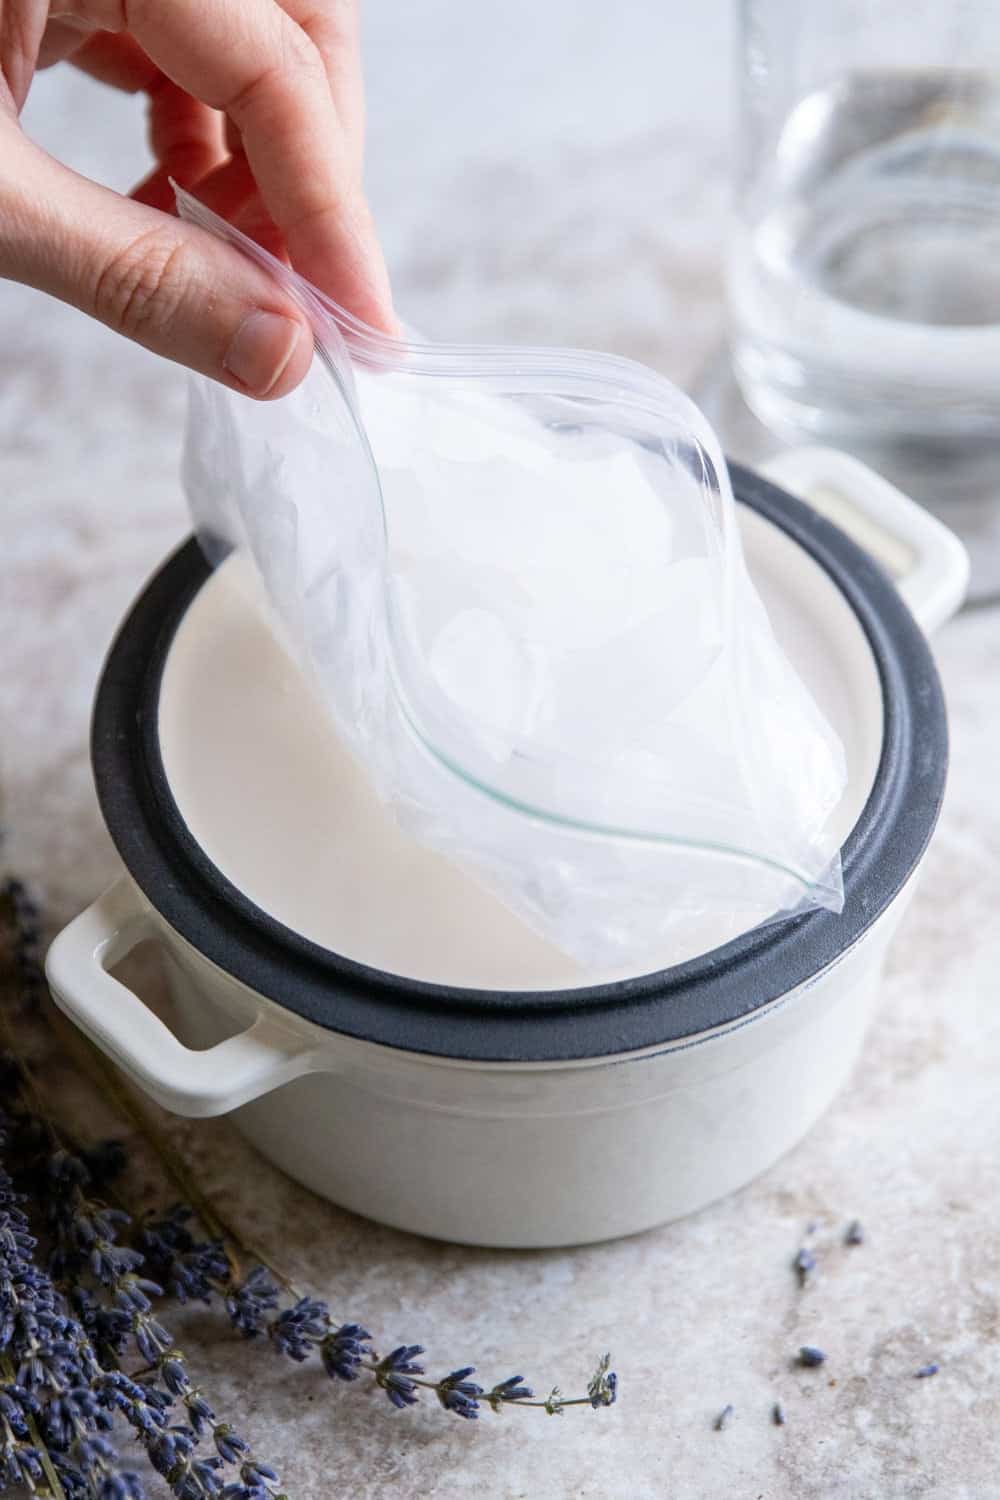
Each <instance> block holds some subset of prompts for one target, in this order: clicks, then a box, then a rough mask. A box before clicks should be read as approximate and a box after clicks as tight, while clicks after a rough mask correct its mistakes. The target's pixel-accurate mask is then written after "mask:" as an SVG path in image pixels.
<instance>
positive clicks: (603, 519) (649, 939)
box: [177, 190, 846, 967]
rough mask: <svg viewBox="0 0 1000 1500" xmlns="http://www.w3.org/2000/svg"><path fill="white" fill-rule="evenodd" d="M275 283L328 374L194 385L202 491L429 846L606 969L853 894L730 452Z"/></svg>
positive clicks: (806, 711)
mask: <svg viewBox="0 0 1000 1500" xmlns="http://www.w3.org/2000/svg"><path fill="white" fill-rule="evenodd" d="M177 197H178V206H179V210H180V213H181V215H182V216H183V217H184V218H186V219H188V220H190V221H192V222H194V223H196V224H198V225H200V226H201V227H203V228H205V229H208V230H210V231H211V232H212V233H215V234H217V235H219V236H220V237H223V238H225V239H226V240H228V241H229V242H230V243H232V244H234V245H236V246H238V247H239V248H240V249H241V250H243V251H244V252H245V253H246V254H247V255H249V256H251V257H252V258H253V259H254V260H256V261H257V262H258V264H261V265H263V266H265V267H266V268H267V269H269V270H270V271H271V273H272V274H273V275H274V276H275V277H276V278H277V279H278V280H279V281H280V282H281V284H282V286H283V287H284V288H285V290H286V291H287V292H289V293H290V294H291V295H292V296H293V297H294V298H295V299H296V300H297V301H298V302H299V304H300V305H301V306H302V307H303V308H304V309H305V311H306V313H307V314H308V317H309V320H310V323H311V325H312V329H313V334H314V339H315V346H316V353H317V358H316V359H315V360H314V362H313V366H312V369H311V371H310V373H309V375H308V376H307V377H306V380H305V381H304V383H303V384H302V385H301V386H300V387H299V388H298V389H297V390H296V391H295V392H293V393H292V394H291V395H290V396H288V397H285V398H284V399H283V400H281V401H278V402H270V403H260V402H254V401H250V400H248V399H247V398H246V397H243V396H240V395H238V394H236V393H233V392H230V391H228V390H226V389H225V388H224V387H222V386H221V385H218V384H216V383H214V382H212V381H210V380H207V379H205V378H202V377H198V376H195V377H192V383H191V398H190V407H189V418H188V428H187V435H186V443H185V456H184V482H185V488H186V491H187V494H188V497H189V502H190V506H191V510H192V515H193V518H194V522H195V525H196V528H197V530H198V533H199V535H200V537H201V538H202V541H203V545H205V547H206V550H207V552H208V554H209V557H210V559H211V560H212V561H218V560H219V559H220V558H221V557H222V556H224V555H227V554H228V553H229V552H230V551H231V550H232V549H234V548H235V549H239V550H240V551H242V552H244V553H245V554H247V555H248V556H249V557H250V558H251V559H252V560H253V563H254V564H255V566H256V568H257V570H258V572H259V574H260V576H261V578H262V580H263V583H264V586H265V589H266V593H267V596H268V598H269V600H270V602H271V604H272V606H273V608H274V612H275V615H276V619H277V621H278V622H280V625H279V628H280V630H281V631H282V633H283V635H284V637H285V641H286V644H287V646H288V649H289V652H290V654H291V655H292V657H293V658H294V659H295V660H296V661H297V663H298V664H299V666H300V667H301V668H302V669H303V670H305V671H306V672H308V673H309V674H310V675H311V676H312V678H313V681H314V685H315V687H316V689H317V691H318V692H319V693H320V695H321V697H322V699H323V701H324V702H325V704H326V706H327V708H328V710H329V712H330V714H331V716H332V719H333V722H334V725H335V727H336V730H337V732H338V734H339V735H340V737H341V738H342V739H343V740H344V742H345V743H346V744H347V746H348V748H349V749H350V750H351V751H352V753H353V754H354V755H355V756H356V757H357V759H358V760H359V761H360V763H361V764H362V765H363V766H364V767H365V769H366V771H367V772H368V774H369V775H370V776H371V777H372V779H373V781H374V783H375V785H376V787H377V788H378V791H379V793H380V795H381V796H382V797H383V798H384V799H385V800H386V801H387V802H388V803H389V804H390V805H391V806H392V807H393V808H394V809H395V811H396V814H397V816H398V817H399V818H400V819H401V820H402V821H403V822H404V823H405V825H406V826H407V827H408V828H409V829H410V830H411V831H412V833H413V834H414V836H415V837H416V838H417V839H419V840H421V841H423V842H425V843H426V844H429V845H431V846H432V847H435V848H437V849H439V850H440V851H442V852H443V853H445V854H446V855H447V856H448V857H450V858H452V859H453V860H455V861H456V862H457V863H459V864H461V865H462V866H464V867H465V868H466V869H468V870H469V871H470V872H471V873H472V874H473V875H474V876H475V877H476V878H478V879H479V880H481V881H483V882H484V883H486V884H487V885H489V886H491V887H492V888H493V889H494V890H495V891H496V892H497V893H498V894H499V895H500V897H501V898H502V899H503V900H504V901H505V902H506V903H507V904H508V905H509V906H511V907H512V908H513V909H514V910H516V911H517V912H518V913H519V914H520V915H521V916H522V917H523V918H524V919H525V920H526V921H527V922H528V923H529V924H530V925H531V926H532V927H533V928H535V929H536V930H538V931H540V932H541V933H542V934H543V935H544V936H546V937H547V938H549V939H550V940H551V941H552V942H554V943H555V944H556V945H557V946H559V947H561V948H562V949H564V950H565V951H566V952H568V953H570V954H571V955H573V956H574V957H575V958H577V959H578V960H579V961H580V962H581V963H582V964H585V965H588V966H591V967H593V966H608V965H620V964H623V963H624V964H634V965H636V966H641V965H642V964H643V962H645V961H647V960H648V961H649V962H653V961H656V962H659V961H662V956H663V955H664V954H665V953H668V952H670V951H672V950H676V951H677V952H683V953H689V952H691V951H696V946H697V945H694V947H693V946H692V941H691V937H692V933H693V932H698V931H704V932H705V934H706V942H707V943H708V945H709V946H711V945H712V944H711V938H710V934H711V933H712V932H713V931H717V930H720V926H721V928H724V929H725V930H726V931H727V932H728V933H729V934H730V935H732V934H733V933H734V932H735V931H739V930H745V928H747V927H750V926H753V925H755V924H756V923H758V922H761V921H764V920H767V919H769V918H771V917H773V916H776V915H780V914H785V913H789V912H793V911H794V912H799V911H805V910H808V909H810V908H812V907H816V906H823V907H828V908H830V909H832V910H835V911H836V910H839V909H840V907H841V905H842V900H843V894H842V885H841V878H840V861H839V852H838V849H837V846H836V841H835V840H834V839H833V838H832V836H831V835H830V834H829V832H828V831H827V829H828V823H829V819H830V816H831V814H832V812H833V810H834V808H835V807H836V805H837V803H838V802H839V800H840V798H841V796H842V794H843V791H844V787H845V783H846V770H845V763H844V755H843V750H842V747H841V744H840V742H839V740H838V738H837V736H836V735H835V733H834V731H833V730H832V728H831V727H830V726H829V725H828V724H827V723H826V721H825V720H824V718H823V717H822V715H821V713H820V711H819V709H818V708H817V706H816V704H815V703H814V701H813V700H812V698H811V696H810V694H809V693H808V691H807V689H806V687H805V685H804V684H803V683H802V681H801V680H800V679H799V677H798V676H797V674H796V673H795V671H794V670H793V668H792V666H791V664H790V663H789V661H788V660H787V658H786V657H785V655H784V653H783V652H782V651H781V649H780V647H779V646H778V644H777V642H776V640H775V637H774V635H773V632H772V630H771V627H770V624H769V622H768V619H767V616H766V613H765V611H764V608H763V605H762V604H761V602H760V600H759V598H758V596H757V594H756V592H755V590H754V588H753V585H752V583H751V581H750V579H749V576H748V574H747V572H746V568H745V565H744V562H743V557H742V551H741V545H740V537H739V531H738V528H737V524H736V513H735V502H734V500H733V495H732V491H731V488H730V483H729V477H728V472H727V470H726V466H725V462H724V460H723V457H722V454H721V451H720V449H719V446H718V443H717V441H716V439H715V436H714V434H713V432H712V431H711V429H710V428H709V426H708V424H707V423H706V422H705V419H704V418H703V417H702V415H701V413H700V412H699V411H698V410H697V408H696V407H695V406H694V405H693V404H692V403H691V402H690V401H689V400H688V398H687V397H685V396H684V395H683V394H682V393H681V392H680V391H678V390H677V389H676V388H675V387H674V386H672V385H671V384H670V383H669V382H668V381H666V380H665V379H663V378H662V377H661V376H659V375H657V374H655V373H654V372H653V371H651V370H648V369H646V368H644V367H643V366H640V365H637V364H634V363H632V362H631V361H628V360H624V359H618V358H617V357H615V356H611V355H602V354H590V353H584V352H580V351H574V350H563V349H521V348H488V347H476V346H462V345H453V344H431V343H425V342H420V341H418V340H415V339H412V340H411V339H407V340H396V339H391V338H388V337H386V336H384V335H382V334H381V333H378V332H376V331H375V330H373V329H371V328H368V327H366V326H365V325H364V324H362V323H360V322H358V320H357V319H355V318H354V317H352V316H351V315H350V314H349V313H347V312H345V311H344V310H343V309H341V308H339V307H338V306H337V305H336V304H335V303H333V302H332V301H331V300H330V299H329V298H327V297H326V296H324V295H323V294H322V293H321V292H319V291H318V290H317V289H316V288H314V287H312V286H311V285H309V284H308V283H307V282H305V281H304V280H303V279H302V278H301V277H299V276H298V275H296V274H295V273H294V272H293V271H291V270H289V268H288V267H287V266H285V265H283V264H282V263H281V262H279V261H278V260H276V259H275V258H274V257H272V256H270V255H269V254H268V253H267V252H266V251H264V250H262V249H261V248H260V247H259V246H257V245H256V244H254V243H253V242H252V241H251V240H248V239H246V238H245V237H244V236H243V235H242V234H240V233H239V231H237V230H235V229H233V228H232V226H230V225H228V224H226V223H225V222H224V221H223V220H221V219H218V218H216V216H215V215H213V214H211V213H210V212H209V211H208V210H207V209H205V208H204V207H203V206H202V205H201V204H200V203H198V202H197V201H196V200H195V199H193V198H191V197H190V196H189V195H187V194H185V193H183V192H181V191H179V190H178V194H177Z"/></svg>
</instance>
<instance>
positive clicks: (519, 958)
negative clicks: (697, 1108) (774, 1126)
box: [158, 505, 884, 991]
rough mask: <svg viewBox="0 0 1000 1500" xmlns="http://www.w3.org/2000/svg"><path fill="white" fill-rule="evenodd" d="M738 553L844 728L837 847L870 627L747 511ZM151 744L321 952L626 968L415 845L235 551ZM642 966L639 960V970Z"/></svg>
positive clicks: (187, 796)
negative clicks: (567, 948)
mask: <svg viewBox="0 0 1000 1500" xmlns="http://www.w3.org/2000/svg"><path fill="white" fill-rule="evenodd" d="M740 518H741V525H742V531H743V538H744V547H745V551H746V557H747V564H748V567H749V569H750V572H751V574H752V576H753V579H754V582H755V584H756V585H757V588H758V589H759V591H760V594H761V596H762V598H763V600H764V603H765V605H766V606H767V609H768V612H769V614H770V617H771V621H772V624H773V626H774V628H775V631H776V633H777V635H778V638H779V640H780V641H781V643H782V645H783V646H784V648H785V650H786V651H787V652H788V654H789V656H790V657H791V659H792V661H793V662H794V664H795V666H796V667H797V669H798V670H799V671H800V673H801V674H802V676H803V677H804V679H805V681H806V682H807V684H808V685H809V687H810V689H811V691H812V692H813V694H814V696H815V698H816V700H817V702H818V704H819V706H820V708H821V709H822V711H823V712H824V714H825V715H826V716H827V718H828V719H829V720H830V722H831V723H832V724H833V725H834V727H835V728H836V730H837V732H838V733H839V734H840V736H841V738H842V740H843V742H844V747H845V752H846V757H847V764H848V770H849V781H848V788H847V792H846V794H845V796H844V798H843V799H842V801H841V804H840V806H839V807H838V809H837V811H836V813H835V815H834V817H835V831H836V833H837V836H838V839H839V841H840V842H843V840H844V839H845V838H846V837H847V835H848V833H849V832H850V831H851V829H852V828H853V827H854V825H855V823H856V822H857V820H858V818H859V816H860V814H861V811H862V809H863V808H864V805H865V802H866V800H867V798H868V795H869V792H870V790H871V787H872V783H873V780H874V778H875V774H876V771H877V768H878V764H879V757H880V754H881V749H882V740H883V722H884V713H883V701H882V690H881V686H880V678H879V672H878V669H877V666H876V662H875V658H874V656H873V653H872V649H871V646H870V645H869V641H868V637H867V635H866V633H865V631H864V629H863V628H862V626H861V624H860V622H859V620H858V618H857V616H856V614H855V612H854V610H853V609H852V607H851V605H850V604H849V602H848V600H847V599H846V597H845V595H844V594H843V592H842V591H841V590H840V588H839V587H838V586H837V585H836V584H835V583H834V582H833V580H832V579H831V577H830V576H829V574H828V573H827V572H826V570H825V569H824V568H823V567H822V566H821V565H820V564H819V563H818V562H816V561H815V560H814V559H813V558H812V557H811V556H810V555H809V553H808V552H806V551H805V549H804V548H803V547H802V546H801V545H800V544H799V543H798V542H796V541H795V540H793V539H792V538H791V537H790V536H789V535H788V534H787V533H786V532H784V531H783V530H782V529H781V527H779V526H778V525H776V524H775V523H774V522H772V521H771V520H768V519H767V518H766V517H765V516H764V515H762V514H761V513H760V512H758V511H756V510H754V509H751V508H750V507H748V506H746V505H741V507H740ZM158 732H159V746H160V753H161V756H162V763H163V768H164V771H165V774H166V778H167V781H168V783H169V787H170V790H171V793H172V795H173V798H174V801H175V802H176V805H177V809H178V811H179V813H180V816H181V818H182V819H183V821H184V823H185V824H186V826H187V829H188V831H189V833H190V834H191V836H192V837H193V839H194V840H195V842H196V843H197V844H198V845H199V846H200V848H201V850H202V851H203V852H204V854H205V855H206V856H207V857H208V859H209V860H210V861H211V862H212V863H213V864H214V865H215V866H216V868H217V869H218V870H220V871H221V872H222V874H223V875H225V876H226V877H227V879H228V880H229V881H230V882H231V883H232V884H233V885H234V886H235V887H236V888H237V889H238V890H239V891H240V892H242V894H243V895H244V896H246V897H247V898H248V899H249V900H250V901H251V902H252V903H253V904H254V905H255V906H256V907H258V908H260V909H261V910H262V911H264V912H266V913H268V914H269V915H270V916H271V917H273V918H275V919H276V920H277V921H278V922H280V923H281V924H283V925H284V926H285V927H287V928H290V929H291V930H292V931H294V932H297V933H299V934H301V935H302V936H304V937H306V938H308V939H310V940H311V941H313V942H315V943H317V944H319V945H320V946H321V947H323V948H325V949H327V950H329V951H331V952H333V953H336V954H339V955H341V956H342V957H345V958H348V959H352V960H354V961H356V962H358V963H362V964H365V965H369V966H371V967H373V968H376V969H379V970H381V971H383V972H386V973H389V974H395V975H400V976H403V977H406V978H409V979H415V980H423V981H429V982H431V983H439V984H447V985H455V986H464V987H469V988H474V989H486V990H504V991H538V990H559V989H575V988H579V987H581V986H590V985H597V984H602V983H605V982H608V981H612V980H617V979H622V978H627V977H631V976H632V975H633V974H634V973H637V972H639V970H638V969H620V968H619V969H615V970H585V969H582V968H581V967H580V966H579V965H578V964H577V963H575V962H574V961H573V960H572V959H570V958H569V957H568V956H567V955H565V954H563V953H561V952H560V951H559V950H558V949H556V948H554V947H553V946H551V945H549V944H548V943H547V942H545V941H544V940H543V939H542V938H541V937H540V936H538V935H537V934H536V933H534V932H533V931H531V930H530V929H529V928H528V927H527V926H526V925H525V924H524V923H523V922H522V921H521V920H520V918H518V917H517V916H515V915H514V914H513V913H512V912H510V911H509V910H508V909H507V908H506V907H505V906H504V905H503V904H502V903H501V902H500V901H499V899H498V898H497V897H495V896H493V895H492V894H491V893H490V892H489V891H487V890H486V889H485V888H483V887H482V886H480V885H479V884H478V883H477V882H476V880H475V879H474V878H473V877H472V876H471V875H469V874H467V873H465V872H464V871H462V870H460V869H459V868H458V867H457V866H455V865H453V864H452V863H450V862H449V861H448V860H447V859H445V858H444V857H443V856H442V855H440V854H437V853H435V852H433V851H431V850H428V849H425V848H423V847H422V846H421V845H419V844H417V843H416V842H414V840H413V839H411V838H410V837H409V836H408V835H407V834H406V833H405V832H403V831H402V830H401V829H400V828H399V827H398V826H397V825H396V823H395V822H394V820H393V818H392V815H391V814H390V813H389V812H388V811H387V810H386V809H385V808H384V807H383V805H382V804H381V803H380V802H379V800H378V798H377V797H376V794H375V792H374V789H373V787H372V786H371V783H370V782H369V780H368V778H367V777H366V776H365V774H364V773H363V771H362V770H361V769H359V768H358V767H357V766H356V765H355V763H354V762H353V760H352V759H351V758H350V757H349V756H348V754H347V753H346V751H345V750H344V749H343V747H342V745H341V743H340V741H339V740H338V737H337V735H336V734H335V732H334V730H333V727H332V725H331V723H330V722H329V720H328V719H327V716H326V713H325V711H324V709H323V707H322V706H321V704H320V702H319V700H318V698H317V697H316V696H315V695H314V694H313V692H312V689H311V687H310V685H309V684H308V682H307V681H306V679H305V678H304V677H303V676H302V675H300V673H299V672H298V670H297V669H296V668H295V667H294V666H293V665H292V663H291V662H290V660H289V659H288V657H287V655H286V654H285V651H284V648H283V646H282V645H281V643H280V638H279V635H278V633H277V632H276V631H275V629H274V628H273V627H272V625H271V623H270V621H269V617H268V611H267V606H266V602H265V601H264V599H263V597H262V593H261V590H260V586H259V584H258V583H257V581H256V578H255V576H254V574H253V573H252V571H251V569H250V567H249V566H248V565H247V564H246V563H245V562H243V561H242V560H240V559H237V558H235V557H234V558H231V559H229V561H227V562H226V563H224V564H223V565H222V566H221V567H220V568H219V569H217V570H216V572H215V573H214V574H212V575H211V576H210V577H209V578H208V580H207V581H206V582H205V583H204V584H203V586H202V587H201V588H200V589H199V590H198V592H197V593H196V594H195V596H194V598H193V600H192V601H191V603H190V605H189V606H188V608H187V610H186V611H185V614H184V617H183V619H182V620H181V622H180V624H179V626H178V628H177V630H176V632H175V634H174V636H173V640H172V643H171V645H170V648H169V651H168V653H167V657H166V661H165V664H164V668H163V674H162V678H161V682H160V691H159V708H158ZM739 932H740V924H739V923H738V922H733V921H730V922H729V923H728V925H727V922H726V920H725V919H722V918H720V919H719V920H717V921H713V923H712V925H711V927H710V928H709V929H706V928H705V927H704V926H701V927H699V928H698V929H697V931H694V930H693V931H692V933H691V934H690V940H689V942H688V944H687V946H686V947H679V946H678V945H677V942H676V940H674V941H673V942H672V943H671V946H670V948H669V949H668V950H665V951H664V952H663V953H662V955H660V956H659V957H658V961H657V962H656V964H655V967H656V968H662V969H665V968H668V967H671V966H673V965H675V964H677V963H679V962H682V961H684V960H686V959H690V958H693V957H695V956H697V955H698V954H701V953H704V952H707V951H710V950H712V949H714V948H716V947H719V946H721V945H722V944H724V943H726V942H728V941H730V940H731V939H733V938H734V937H736V936H738V935H739ZM650 968H651V965H650V964H649V962H648V961H647V962H645V963H643V964H642V966H641V971H642V972H648V971H649V970H650Z"/></svg>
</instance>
